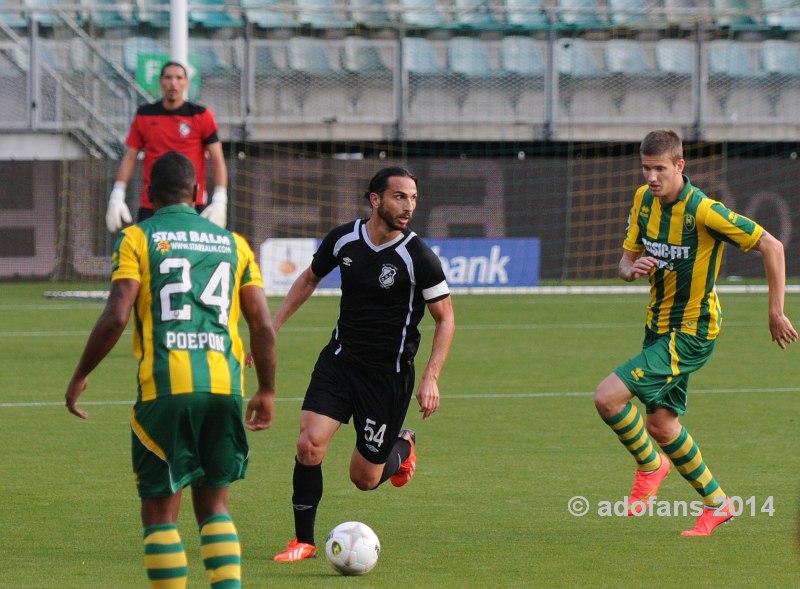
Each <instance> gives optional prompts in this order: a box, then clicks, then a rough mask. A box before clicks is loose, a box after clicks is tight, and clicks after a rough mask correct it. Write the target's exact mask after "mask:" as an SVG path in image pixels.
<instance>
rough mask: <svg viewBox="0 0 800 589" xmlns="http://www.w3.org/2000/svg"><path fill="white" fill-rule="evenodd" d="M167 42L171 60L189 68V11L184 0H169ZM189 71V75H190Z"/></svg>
mask: <svg viewBox="0 0 800 589" xmlns="http://www.w3.org/2000/svg"><path fill="white" fill-rule="evenodd" d="M169 5H170V17H169V42H170V55H171V59H172V61H177V62H178V63H180V64H183V66H184V67H185V68H187V71H188V69H189V61H188V54H189V11H188V8H187V2H186V0H170V2H169ZM191 73H192V72H189V77H191Z"/></svg>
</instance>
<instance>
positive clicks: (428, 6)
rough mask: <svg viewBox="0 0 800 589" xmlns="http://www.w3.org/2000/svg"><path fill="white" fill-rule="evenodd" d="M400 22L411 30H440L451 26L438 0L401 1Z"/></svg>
mask: <svg viewBox="0 0 800 589" xmlns="http://www.w3.org/2000/svg"><path fill="white" fill-rule="evenodd" d="M400 7H401V11H400V20H401V21H402V22H403V24H405V25H406V26H407V27H409V28H411V29H439V28H445V27H447V26H448V25H449V22H448V20H447V17H446V16H445V14H444V12H442V10H441V9H440V8H439V4H438V2H437V1H436V0H400Z"/></svg>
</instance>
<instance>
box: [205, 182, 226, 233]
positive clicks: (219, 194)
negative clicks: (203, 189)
mask: <svg viewBox="0 0 800 589" xmlns="http://www.w3.org/2000/svg"><path fill="white" fill-rule="evenodd" d="M200 216H201V217H205V218H206V219H208V220H209V221H211V222H212V223H214V224H215V225H219V226H220V227H225V223H226V222H227V221H228V190H227V189H226V188H225V187H224V186H215V187H214V196H212V197H211V202H210V203H209V204H208V206H207V207H206V208H205V209H203V212H202V213H200Z"/></svg>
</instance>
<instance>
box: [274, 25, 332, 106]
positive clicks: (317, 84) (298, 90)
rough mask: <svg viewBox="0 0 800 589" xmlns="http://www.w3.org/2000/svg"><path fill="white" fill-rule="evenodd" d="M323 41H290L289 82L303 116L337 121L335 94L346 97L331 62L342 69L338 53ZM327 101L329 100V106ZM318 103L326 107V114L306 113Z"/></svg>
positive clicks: (298, 38)
mask: <svg viewBox="0 0 800 589" xmlns="http://www.w3.org/2000/svg"><path fill="white" fill-rule="evenodd" d="M336 51H337V50H336V49H335V47H334V46H331V47H330V53H329V45H328V42H327V41H326V40H324V39H317V38H314V37H305V36H296V37H292V38H291V39H289V41H288V43H287V46H286V60H287V74H286V80H287V82H288V84H289V85H290V87H291V91H292V94H293V96H294V100H295V102H296V104H297V106H298V107H299V109H300V112H301V113H302V114H307V113H309V114H316V115H318V116H320V117H321V118H330V117H335V116H336V114H337V110H336V106H335V100H334V93H338V94H343V91H344V89H343V88H342V87H341V84H339V82H340V81H341V80H340V79H339V73H340V72H339V70H338V69H335V68H334V67H333V66H332V59H333V61H334V62H335V63H336V68H338V66H339V63H338V62H339V58H338V53H335V52H336ZM326 98H327V99H328V100H327V102H326ZM312 100H316V102H317V103H319V104H323V105H324V112H323V111H319V110H317V109H308V110H307V109H306V106H307V105H308V104H309V101H312Z"/></svg>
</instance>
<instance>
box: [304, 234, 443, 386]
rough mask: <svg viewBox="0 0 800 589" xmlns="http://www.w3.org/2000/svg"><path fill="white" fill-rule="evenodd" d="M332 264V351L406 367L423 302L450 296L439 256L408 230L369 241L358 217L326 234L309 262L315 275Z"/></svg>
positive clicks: (377, 365) (380, 365) (376, 364)
mask: <svg viewBox="0 0 800 589" xmlns="http://www.w3.org/2000/svg"><path fill="white" fill-rule="evenodd" d="M336 266H338V267H339V270H340V272H341V275H342V298H341V302H340V305H339V319H338V321H337V324H336V328H335V329H334V330H333V336H332V338H331V342H330V345H331V347H332V349H333V351H334V353H335V354H336V355H337V356H339V357H340V358H342V359H343V360H345V361H346V362H349V363H352V364H357V365H359V366H363V367H366V368H374V369H378V370H383V371H393V372H401V371H406V370H408V368H409V367H410V366H411V365H412V363H413V361H414V356H415V355H416V353H417V349H418V348H419V341H420V334H419V330H418V328H417V326H418V325H419V322H420V320H421V319H422V316H423V315H424V313H425V305H426V304H427V303H433V302H435V301H438V300H441V299H443V298H445V297H447V296H449V295H450V289H449V288H448V286H447V281H446V280H445V276H444V271H443V270H442V264H441V262H440V261H439V258H438V257H437V256H436V254H434V253H433V251H431V249H430V248H429V247H428V246H427V245H425V243H424V242H423V241H422V240H421V239H420V238H419V237H418V236H417V234H416V233H414V232H413V231H409V230H406V231H404V232H403V233H402V234H400V235H399V236H398V237H397V238H396V239H394V240H392V241H390V242H388V243H384V244H382V245H374V244H373V243H372V242H371V241H370V239H369V237H368V235H367V228H366V221H365V220H361V219H359V220H356V221H354V222H351V223H347V224H345V225H341V226H339V227H336V228H335V229H333V230H332V231H331V232H330V233H328V235H326V236H325V239H323V240H322V243H321V244H320V246H319V249H318V250H317V252H316V253H315V254H314V260H313V261H312V262H311V270H312V271H313V272H314V274H316V275H317V276H318V277H320V278H322V277H324V276H326V275H327V274H328V273H330V272H331V271H332V270H333V269H334V268H335V267H336Z"/></svg>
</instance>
